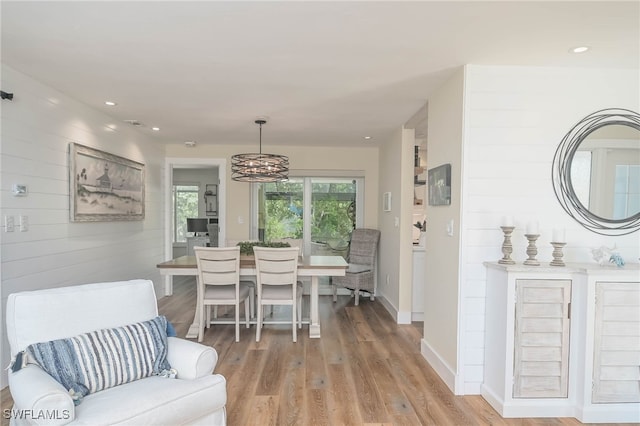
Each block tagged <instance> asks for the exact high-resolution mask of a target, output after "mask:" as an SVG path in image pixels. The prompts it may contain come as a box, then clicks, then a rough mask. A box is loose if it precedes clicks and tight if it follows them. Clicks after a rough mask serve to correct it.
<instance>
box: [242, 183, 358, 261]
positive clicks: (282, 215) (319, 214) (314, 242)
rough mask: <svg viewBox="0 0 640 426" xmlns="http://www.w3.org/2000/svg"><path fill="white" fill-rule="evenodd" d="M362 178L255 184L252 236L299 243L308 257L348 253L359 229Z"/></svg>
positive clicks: (267, 239)
mask: <svg viewBox="0 0 640 426" xmlns="http://www.w3.org/2000/svg"><path fill="white" fill-rule="evenodd" d="M362 184H363V179H362V178H356V179H354V178H333V177H331V178H319V177H318V178H315V177H314V178H312V177H306V178H305V177H299V178H290V179H289V180H288V181H286V182H274V183H259V184H255V186H254V203H253V206H254V208H253V214H252V219H253V226H252V238H254V239H259V240H264V241H274V240H281V239H301V240H303V245H304V248H303V252H304V253H305V254H308V255H316V254H337V255H346V253H347V249H348V246H349V240H350V237H351V231H352V230H353V229H354V228H355V227H356V226H362V216H363V215H362V204H363V199H362V198H363V197H362V195H361V193H362Z"/></svg>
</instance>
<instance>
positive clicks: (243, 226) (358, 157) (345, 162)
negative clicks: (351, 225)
mask: <svg viewBox="0 0 640 426" xmlns="http://www.w3.org/2000/svg"><path fill="white" fill-rule="evenodd" d="M250 148H251V147H250V146H244V147H243V146H235V145H224V144H220V145H218V144H216V145H206V144H204V143H202V144H198V145H197V146H196V147H195V148H185V147H184V145H178V144H174V145H168V146H167V147H166V153H167V157H170V158H226V159H227V179H226V182H227V192H226V200H225V206H226V209H227V210H226V217H227V221H226V222H227V223H225V224H223V225H222V226H226V238H227V239H230V240H246V239H248V238H249V224H250V217H249V214H250V192H251V191H250V185H251V184H249V183H246V182H235V181H233V180H231V166H230V164H229V159H230V158H231V156H232V155H233V154H238V153H240V152H247V150H250ZM269 151H270V152H274V153H278V154H283V155H288V156H289V163H290V164H291V169H292V170H304V171H305V173H313V171H314V170H322V171H333V172H335V173H336V174H339V173H340V171H341V170H347V171H358V172H359V174H360V175H361V176H363V177H364V178H365V184H364V203H365V209H364V226H370V227H374V228H375V227H377V223H378V208H377V207H378V148H377V147H371V146H366V145H364V144H363V146H362V148H351V147H344V148H331V149H327V148H323V147H300V146H277V145H275V146H274V145H269ZM238 218H242V222H243V223H239V220H238Z"/></svg>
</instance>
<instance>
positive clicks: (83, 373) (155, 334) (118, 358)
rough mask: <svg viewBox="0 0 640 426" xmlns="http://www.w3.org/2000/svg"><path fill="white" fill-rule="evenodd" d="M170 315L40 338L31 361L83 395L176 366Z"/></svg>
mask: <svg viewBox="0 0 640 426" xmlns="http://www.w3.org/2000/svg"><path fill="white" fill-rule="evenodd" d="M166 330H167V319H166V318H165V317H164V316H158V317H155V318H154V319H152V320H149V321H144V322H139V323H136V324H130V325H126V326H123V327H117V328H110V329H104V330H98V331H93V332H90V333H85V334H81V335H79V336H74V337H70V338H67V339H58V340H53V341H50V342H43V343H35V344H32V345H29V347H28V348H27V354H28V357H29V358H31V360H30V361H31V362H34V361H35V362H36V363H37V364H38V365H40V367H42V369H43V370H45V371H46V372H47V373H49V375H51V376H52V377H53V378H54V379H55V380H57V381H58V382H60V383H61V384H62V385H63V386H64V387H65V389H68V390H73V394H76V395H79V396H80V398H81V397H83V396H85V395H87V394H90V393H94V392H98V391H101V390H103V389H108V388H111V387H114V386H118V385H121V384H123V383H128V382H132V381H134V380H138V379H142V378H144V377H148V376H152V375H158V374H160V373H161V372H162V371H163V370H168V369H170V368H171V366H170V365H169V362H168V361H167V331H166Z"/></svg>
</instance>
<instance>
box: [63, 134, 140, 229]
mask: <svg viewBox="0 0 640 426" xmlns="http://www.w3.org/2000/svg"><path fill="white" fill-rule="evenodd" d="M69 195H70V197H69V199H70V204H71V205H70V209H69V213H70V219H71V221H72V222H105V221H116V220H143V219H144V164H142V163H138V162H136V161H132V160H129V159H126V158H123V157H119V156H117V155H114V154H109V153H107V152H104V151H100V150H97V149H94V148H89V147H88V146H84V145H80V144H77V143H70V144H69Z"/></svg>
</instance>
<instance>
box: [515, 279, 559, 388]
mask: <svg viewBox="0 0 640 426" xmlns="http://www.w3.org/2000/svg"><path fill="white" fill-rule="evenodd" d="M570 300H571V281H570V280H531V279H527V280H516V304H515V330H514V344H513V352H514V365H513V378H514V383H513V397H514V398H566V397H567V390H568V362H569V324H570V319H569V306H570Z"/></svg>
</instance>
